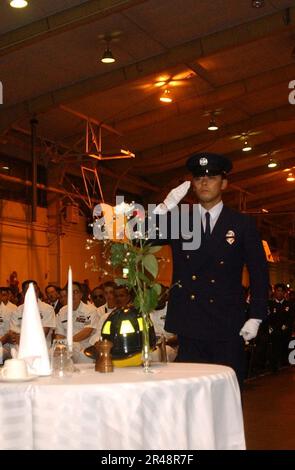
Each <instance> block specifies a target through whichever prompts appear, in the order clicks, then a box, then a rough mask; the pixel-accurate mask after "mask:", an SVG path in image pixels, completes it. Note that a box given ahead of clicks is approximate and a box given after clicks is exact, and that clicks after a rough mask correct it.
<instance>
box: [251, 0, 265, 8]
mask: <svg viewBox="0 0 295 470" xmlns="http://www.w3.org/2000/svg"><path fill="white" fill-rule="evenodd" d="M252 7H253V8H261V7H264V0H252Z"/></svg>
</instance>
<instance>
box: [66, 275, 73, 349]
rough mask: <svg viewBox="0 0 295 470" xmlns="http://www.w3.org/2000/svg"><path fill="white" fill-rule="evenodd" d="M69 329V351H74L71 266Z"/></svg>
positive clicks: (71, 276) (71, 278)
mask: <svg viewBox="0 0 295 470" xmlns="http://www.w3.org/2000/svg"><path fill="white" fill-rule="evenodd" d="M67 324H68V328H67V340H68V346H69V351H70V352H72V351H73V275H72V268H71V266H69V273H68V322H67Z"/></svg>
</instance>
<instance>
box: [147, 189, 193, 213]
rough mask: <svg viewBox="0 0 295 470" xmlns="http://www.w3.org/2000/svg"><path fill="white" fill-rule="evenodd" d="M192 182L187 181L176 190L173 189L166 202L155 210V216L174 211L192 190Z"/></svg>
mask: <svg viewBox="0 0 295 470" xmlns="http://www.w3.org/2000/svg"><path fill="white" fill-rule="evenodd" d="M190 185H191V182H190V181H185V182H184V183H181V184H180V185H179V186H177V187H176V188H174V189H172V190H171V191H170V193H169V194H168V196H167V197H166V199H165V200H164V202H161V204H158V205H157V207H156V208H155V209H154V211H153V212H154V214H160V215H163V214H166V213H167V212H168V211H170V210H171V209H174V207H176V206H177V204H178V203H179V202H180V201H181V199H183V198H184V196H185V195H186V193H187V192H188V190H189V188H190Z"/></svg>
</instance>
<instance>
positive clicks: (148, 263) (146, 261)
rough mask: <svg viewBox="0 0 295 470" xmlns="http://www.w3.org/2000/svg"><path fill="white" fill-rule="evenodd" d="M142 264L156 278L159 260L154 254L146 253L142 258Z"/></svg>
mask: <svg viewBox="0 0 295 470" xmlns="http://www.w3.org/2000/svg"><path fill="white" fill-rule="evenodd" d="M142 264H143V266H144V267H145V269H146V270H147V271H148V272H149V273H151V275H152V276H153V277H154V278H156V277H157V274H158V261H157V258H156V257H155V256H154V255H146V256H144V257H143V259H142Z"/></svg>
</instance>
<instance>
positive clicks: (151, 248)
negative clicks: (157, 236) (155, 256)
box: [147, 246, 162, 254]
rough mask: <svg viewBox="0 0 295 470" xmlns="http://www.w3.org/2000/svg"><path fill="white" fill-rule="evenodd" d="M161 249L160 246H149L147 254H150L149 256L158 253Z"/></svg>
mask: <svg viewBox="0 0 295 470" xmlns="http://www.w3.org/2000/svg"><path fill="white" fill-rule="evenodd" d="M161 248H162V247H161V246H149V247H148V250H147V251H148V253H151V254H152V253H158V251H160V250H161Z"/></svg>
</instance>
